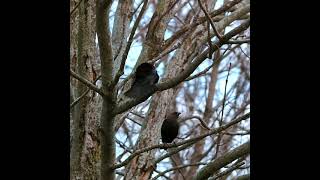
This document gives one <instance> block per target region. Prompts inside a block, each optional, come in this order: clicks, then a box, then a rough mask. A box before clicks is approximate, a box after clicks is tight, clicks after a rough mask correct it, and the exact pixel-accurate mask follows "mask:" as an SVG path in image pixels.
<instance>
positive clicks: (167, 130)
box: [161, 112, 180, 149]
mask: <svg viewBox="0 0 320 180" xmlns="http://www.w3.org/2000/svg"><path fill="white" fill-rule="evenodd" d="M179 115H180V113H179V112H173V113H171V114H169V115H168V116H167V118H166V119H165V120H164V121H163V123H162V126H161V138H162V142H163V143H171V142H172V141H173V140H174V139H175V138H176V137H177V136H178V133H179V123H178V121H177V120H178V117H179ZM164 149H166V148H164Z"/></svg>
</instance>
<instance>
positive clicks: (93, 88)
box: [70, 70, 104, 96]
mask: <svg viewBox="0 0 320 180" xmlns="http://www.w3.org/2000/svg"><path fill="white" fill-rule="evenodd" d="M70 74H71V76H72V77H74V78H75V79H77V80H79V81H80V82H82V83H83V84H85V85H86V86H88V88H90V89H91V90H94V91H95V92H97V93H99V94H100V95H101V96H104V94H103V93H102V91H101V90H100V89H99V88H98V87H97V86H96V85H94V84H92V83H91V82H90V81H88V80H86V79H85V78H84V77H81V76H80V75H78V74H76V73H75V72H74V71H72V70H70Z"/></svg>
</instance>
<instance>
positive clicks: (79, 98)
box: [70, 75, 101, 109]
mask: <svg viewBox="0 0 320 180" xmlns="http://www.w3.org/2000/svg"><path fill="white" fill-rule="evenodd" d="M100 78H101V75H100V76H98V77H97V79H96V80H95V81H94V84H95V83H96V82H97V81H98V80H99V79H100ZM89 91H90V88H89V89H87V90H86V91H85V92H84V93H83V94H81V96H80V97H78V98H77V99H76V100H74V101H73V102H72V103H71V104H70V109H71V108H73V107H74V106H75V105H76V104H77V103H78V102H79V101H80V100H81V99H82V98H83V97H84V96H85V95H86V94H87V93H88V92H89Z"/></svg>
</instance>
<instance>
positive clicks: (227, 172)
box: [208, 162, 245, 180]
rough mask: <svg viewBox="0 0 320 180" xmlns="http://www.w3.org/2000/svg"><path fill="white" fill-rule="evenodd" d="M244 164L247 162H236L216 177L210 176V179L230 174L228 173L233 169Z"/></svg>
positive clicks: (214, 179)
mask: <svg viewBox="0 0 320 180" xmlns="http://www.w3.org/2000/svg"><path fill="white" fill-rule="evenodd" d="M244 164H245V162H240V163H238V164H235V165H233V166H231V167H230V168H228V169H227V170H225V171H223V172H221V173H219V174H217V175H216V176H214V177H212V178H209V179H208V180H216V179H218V178H220V177H222V176H225V175H228V174H230V173H231V172H232V171H234V170H236V169H238V168H239V167H241V166H242V165H244Z"/></svg>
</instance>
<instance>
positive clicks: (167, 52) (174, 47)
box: [147, 42, 181, 64]
mask: <svg viewBox="0 0 320 180" xmlns="http://www.w3.org/2000/svg"><path fill="white" fill-rule="evenodd" d="M180 46H181V43H180V42H178V43H177V44H176V45H174V46H172V48H171V49H169V50H168V51H166V52H164V53H161V54H159V56H157V57H155V58H153V59H151V60H149V61H147V62H148V63H150V64H153V63H155V62H156V61H157V60H158V59H161V58H162V57H164V56H166V55H167V54H169V53H171V52H172V51H174V50H176V49H178V48H179V47H180Z"/></svg>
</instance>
